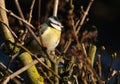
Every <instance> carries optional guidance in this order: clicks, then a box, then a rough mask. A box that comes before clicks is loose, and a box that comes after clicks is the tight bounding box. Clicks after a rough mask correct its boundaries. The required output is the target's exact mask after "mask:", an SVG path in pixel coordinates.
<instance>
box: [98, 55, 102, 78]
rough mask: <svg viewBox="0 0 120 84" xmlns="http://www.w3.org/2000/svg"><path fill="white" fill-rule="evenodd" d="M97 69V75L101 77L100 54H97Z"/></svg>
mask: <svg viewBox="0 0 120 84" xmlns="http://www.w3.org/2000/svg"><path fill="white" fill-rule="evenodd" d="M98 70H99V76H100V78H102V68H101V55H100V54H98Z"/></svg>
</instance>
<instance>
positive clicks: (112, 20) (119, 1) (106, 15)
mask: <svg viewBox="0 0 120 84" xmlns="http://www.w3.org/2000/svg"><path fill="white" fill-rule="evenodd" d="M19 1H20V4H21V7H22V10H23V12H24V14H26V13H27V12H28V11H29V9H28V8H27V7H30V5H31V4H30V3H31V1H32V0H19ZM44 1H45V2H48V0H44ZM73 1H74V2H75V6H76V7H77V8H80V5H81V4H83V6H87V5H88V3H89V0H73ZM81 2H82V3H81ZM23 3H24V4H23ZM37 5H38V3H37V0H36V5H35V7H36V9H35V10H34V11H33V18H36V17H38V16H37V10H38V9H37ZM6 6H7V8H8V9H10V10H12V11H13V12H14V13H15V14H17V10H16V6H15V4H14V0H6ZM45 9H46V7H45V3H42V9H41V13H42V14H43V15H44V13H45ZM79 12H80V9H79ZM88 17H89V18H90V22H91V24H94V25H95V26H96V27H97V29H98V40H97V46H98V51H97V53H96V55H97V54H98V53H99V47H100V46H102V45H104V46H105V47H106V51H105V52H104V53H103V54H102V55H103V58H102V59H101V62H102V66H103V73H104V74H103V75H104V77H106V74H107V73H108V72H107V70H108V69H107V68H108V67H109V64H110V63H111V54H112V53H113V52H117V54H118V56H117V59H115V63H114V64H113V69H117V70H118V69H119V70H120V66H118V65H119V63H120V61H119V60H120V44H119V43H120V35H119V34H120V31H119V28H120V26H119V25H120V0H95V1H94V3H93V5H92V7H91V9H90V11H89V15H88ZM5 59H6V58H5ZM95 60H97V58H96V59H95ZM109 84H113V82H111V81H110V83H109Z"/></svg>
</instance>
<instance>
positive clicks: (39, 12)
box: [38, 0, 41, 28]
mask: <svg viewBox="0 0 120 84" xmlns="http://www.w3.org/2000/svg"><path fill="white" fill-rule="evenodd" d="M40 14H41V0H39V1H38V28H39V26H40V18H41V16H40Z"/></svg>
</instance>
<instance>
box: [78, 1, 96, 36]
mask: <svg viewBox="0 0 120 84" xmlns="http://www.w3.org/2000/svg"><path fill="white" fill-rule="evenodd" d="M93 2H94V0H90V3H89V5H88V7H87V9H86V11H85V12H84V15H83V17H82V20H81V22H80V24H79V27H78V29H77V31H76V32H77V34H78V33H79V31H80V29H81V27H82V25H83V23H84V21H85V18H86V16H87V15H88V12H89V10H90V7H91V6H92V4H93Z"/></svg>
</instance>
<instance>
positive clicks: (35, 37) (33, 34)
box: [0, 6, 41, 46]
mask: <svg viewBox="0 0 120 84" xmlns="http://www.w3.org/2000/svg"><path fill="white" fill-rule="evenodd" d="M0 8H2V9H3V10H5V11H6V12H7V13H9V14H10V15H11V16H13V17H15V18H16V19H18V20H20V21H22V22H24V23H25V24H26V25H28V26H29V27H27V29H28V30H29V32H30V33H31V35H32V36H33V37H34V39H35V40H36V42H37V43H38V44H39V45H40V46H41V43H40V41H39V39H38V38H37V36H36V35H35V33H34V32H33V31H32V29H31V28H33V29H35V27H34V26H32V25H31V24H30V23H28V22H27V21H26V20H24V19H22V18H20V17H18V16H17V15H15V14H14V13H13V12H11V11H9V10H7V9H5V8H4V7H2V6H0ZM30 27H31V28H30Z"/></svg>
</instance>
